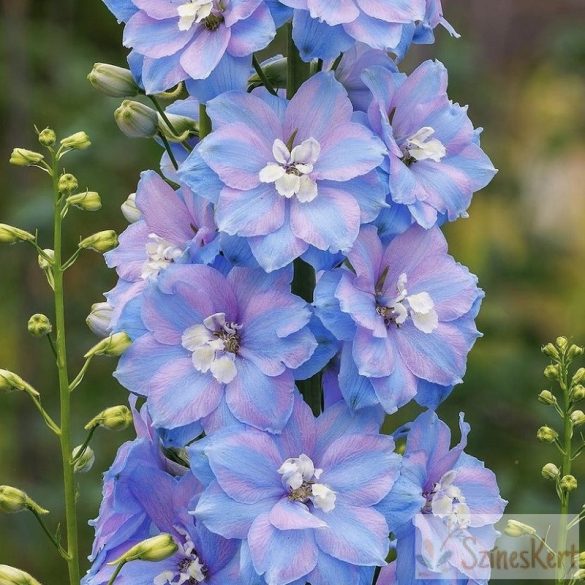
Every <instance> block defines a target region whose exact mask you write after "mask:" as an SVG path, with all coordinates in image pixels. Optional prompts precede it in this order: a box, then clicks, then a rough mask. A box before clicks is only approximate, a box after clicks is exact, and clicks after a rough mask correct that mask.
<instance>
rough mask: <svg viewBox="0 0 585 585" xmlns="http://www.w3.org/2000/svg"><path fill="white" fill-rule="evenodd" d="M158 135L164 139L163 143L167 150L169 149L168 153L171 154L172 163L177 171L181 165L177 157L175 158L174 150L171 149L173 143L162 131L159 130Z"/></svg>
mask: <svg viewBox="0 0 585 585" xmlns="http://www.w3.org/2000/svg"><path fill="white" fill-rule="evenodd" d="M158 136H159V138H160V139H161V140H162V142H163V144H164V145H165V150H166V151H167V154H168V155H169V158H170V159H171V163H172V164H173V166H174V167H175V171H176V170H177V169H178V168H179V165H178V164H177V159H176V158H175V155H174V154H173V151H172V149H171V145H170V144H169V141H168V140H167V137H166V136H165V135H164V134H163V133H162V132H159V133H158Z"/></svg>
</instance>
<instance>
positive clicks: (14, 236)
mask: <svg viewBox="0 0 585 585" xmlns="http://www.w3.org/2000/svg"><path fill="white" fill-rule="evenodd" d="M34 239H35V237H34V236H33V235H32V234H31V233H29V232H27V231H25V230H21V229H19V228H16V227H14V226H12V225H7V224H5V223H0V244H15V243H16V242H32V241H34Z"/></svg>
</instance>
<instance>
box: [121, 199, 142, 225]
mask: <svg viewBox="0 0 585 585" xmlns="http://www.w3.org/2000/svg"><path fill="white" fill-rule="evenodd" d="M121 209H122V215H123V216H124V217H125V218H126V220H127V221H128V223H134V222H136V221H138V220H139V219H140V218H141V217H142V212H141V211H140V209H138V207H137V206H136V193H130V195H128V198H127V199H126V201H124V203H122V205H121Z"/></svg>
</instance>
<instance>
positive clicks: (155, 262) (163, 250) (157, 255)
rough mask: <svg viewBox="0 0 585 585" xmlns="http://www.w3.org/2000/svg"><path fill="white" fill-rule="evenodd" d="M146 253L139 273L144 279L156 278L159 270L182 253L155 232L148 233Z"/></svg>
mask: <svg viewBox="0 0 585 585" xmlns="http://www.w3.org/2000/svg"><path fill="white" fill-rule="evenodd" d="M146 255H147V256H148V260H147V261H146V262H145V263H144V264H143V266H142V273H141V274H140V276H141V277H142V278H143V279H144V280H146V279H148V278H156V277H157V276H158V273H159V272H160V271H161V270H163V269H164V268H166V267H167V266H168V265H169V264H172V263H173V262H175V261H176V260H178V259H179V258H180V257H181V256H182V255H183V250H181V248H179V247H178V246H175V244H172V243H171V242H169V241H167V240H165V239H164V238H161V237H160V236H157V235H156V234H148V240H147V242H146Z"/></svg>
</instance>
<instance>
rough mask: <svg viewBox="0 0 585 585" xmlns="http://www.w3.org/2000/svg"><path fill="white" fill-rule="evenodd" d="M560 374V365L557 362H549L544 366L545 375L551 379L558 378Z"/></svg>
mask: <svg viewBox="0 0 585 585" xmlns="http://www.w3.org/2000/svg"><path fill="white" fill-rule="evenodd" d="M559 375H560V370H559V366H557V365H556V364H549V365H548V366H546V368H544V377H545V378H548V379H549V380H558V379H559Z"/></svg>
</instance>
